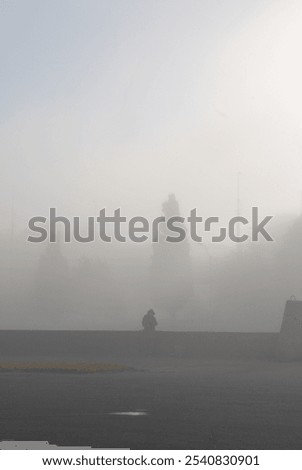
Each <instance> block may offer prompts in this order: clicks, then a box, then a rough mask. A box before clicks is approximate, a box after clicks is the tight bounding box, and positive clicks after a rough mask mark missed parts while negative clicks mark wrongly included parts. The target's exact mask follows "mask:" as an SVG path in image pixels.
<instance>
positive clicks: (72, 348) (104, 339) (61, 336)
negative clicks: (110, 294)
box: [0, 330, 279, 359]
mask: <svg viewBox="0 0 302 470" xmlns="http://www.w3.org/2000/svg"><path fill="white" fill-rule="evenodd" d="M278 348H279V334H278V333H214V332H213V333H212V332H211V333H207V332H166V331H156V332H155V333H154V334H151V335H148V334H146V333H144V332H143V331H27V330H23V331H16V330H2V331H0V355H1V358H2V359H5V358H9V359H14V358H18V359H20V358H22V357H24V358H35V357H40V358H41V357H45V358H46V357H52V358H54V357H55V358H68V357H76V358H78V359H80V358H83V359H84V358H88V357H89V358H91V359H92V358H94V359H100V358H101V357H121V356H145V355H146V356H148V355H152V356H159V357H160V356H175V357H187V358H190V357H196V358H222V359H228V358H251V359H254V358H259V359H272V358H275V357H276V356H277V355H278Z"/></svg>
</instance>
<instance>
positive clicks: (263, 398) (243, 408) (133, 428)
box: [0, 358, 302, 449]
mask: <svg viewBox="0 0 302 470" xmlns="http://www.w3.org/2000/svg"><path fill="white" fill-rule="evenodd" d="M107 360H108V358H107ZM69 362H70V358H69ZM114 362H117V359H115V360H114ZM119 362H120V363H123V364H128V365H129V366H132V367H134V370H130V371H127V372H106V373H95V374H74V373H66V374H65V373H49V372H45V373H43V372H42V373H41V372H34V373H32V372H8V373H7V372H2V373H0V440H7V439H13V440H21V441H49V442H50V443H51V444H57V445H62V446H92V447H96V448H131V449H301V447H302V367H301V363H278V362H272V361H271V362H261V361H239V360H236V361H235V360H232V361H231V360H228V361H223V360H204V361H200V360H199V361H197V360H194V361H193V360H191V361H190V360H183V359H176V358H170V359H157V360H155V359H152V358H149V359H148V358H146V359H144V360H138V359H130V358H129V359H125V358H123V359H120V361H119ZM119 412H122V413H125V412H134V413H138V414H134V415H127V414H126V415H124V414H122V415H119V414H111V413H119ZM140 413H142V414H140Z"/></svg>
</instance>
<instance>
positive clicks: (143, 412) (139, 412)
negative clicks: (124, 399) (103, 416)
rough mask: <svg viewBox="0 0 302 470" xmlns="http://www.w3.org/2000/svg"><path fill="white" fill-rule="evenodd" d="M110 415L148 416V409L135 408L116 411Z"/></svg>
mask: <svg viewBox="0 0 302 470" xmlns="http://www.w3.org/2000/svg"><path fill="white" fill-rule="evenodd" d="M109 414H110V415H115V416H147V415H148V412H147V411H146V410H135V411H114V412H112V413H109Z"/></svg>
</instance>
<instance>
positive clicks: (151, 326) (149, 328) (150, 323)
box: [142, 309, 157, 332]
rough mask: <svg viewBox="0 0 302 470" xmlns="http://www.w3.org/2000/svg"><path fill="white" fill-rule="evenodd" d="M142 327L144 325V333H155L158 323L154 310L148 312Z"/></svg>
mask: <svg viewBox="0 0 302 470" xmlns="http://www.w3.org/2000/svg"><path fill="white" fill-rule="evenodd" d="M142 325H143V329H144V331H146V332H154V331H155V327H156V325H157V321H156V318H155V312H154V310H152V309H150V310H148V312H147V313H146V315H144V316H143V320H142Z"/></svg>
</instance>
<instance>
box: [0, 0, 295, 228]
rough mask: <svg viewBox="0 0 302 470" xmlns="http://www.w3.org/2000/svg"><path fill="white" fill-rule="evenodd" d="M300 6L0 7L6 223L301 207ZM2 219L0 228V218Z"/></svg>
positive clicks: (191, 1)
mask: <svg viewBox="0 0 302 470" xmlns="http://www.w3.org/2000/svg"><path fill="white" fill-rule="evenodd" d="M301 24H302V3H301V1H299V0H273V1H271V0H227V1H223V0H181V1H180V0H164V1H163V0H152V1H151V0H146V1H143V2H142V1H141V0H131V1H127V2H126V1H124V0H115V1H113V2H110V1H107V0H104V1H102V0H95V1H92V0H88V1H87V0H85V1H84V0H82V1H77V0H64V1H61V0H44V1H43V2H41V1H40V0H36V1H31V0H27V1H26V2H23V1H21V0H19V1H13V0H12V1H5V0H2V1H1V2H0V54H1V69H0V83H1V86H0V103H1V106H0V159H1V173H0V187H1V198H0V216H1V219H2V222H3V223H2V227H4V226H5V223H6V222H5V220H8V219H9V214H10V211H11V203H12V199H13V200H14V205H15V212H16V217H17V220H18V221H19V224H20V226H21V224H23V223H24V221H25V220H26V218H28V217H32V216H34V215H39V214H44V215H46V214H47V212H48V208H49V207H54V206H56V207H58V209H59V210H60V211H61V212H62V213H70V214H73V215H81V214H89V215H94V214H95V213H96V212H97V210H98V209H99V208H102V207H105V206H106V207H108V208H109V209H112V210H113V209H114V208H116V207H122V208H123V210H124V212H125V213H126V214H127V213H129V215H133V214H138V213H140V214H141V215H145V216H153V215H158V211H159V210H160V206H161V202H162V201H163V200H164V199H165V198H166V196H167V194H168V193H170V192H175V193H176V195H177V198H178V199H179V201H180V204H181V207H182V209H183V212H186V211H187V210H189V209H190V208H192V207H198V209H199V211H200V212H201V213H204V214H206V215H209V214H211V215H228V214H230V215H234V212H236V179H237V173H238V172H240V173H241V201H242V202H241V205H242V211H243V212H245V211H247V210H248V208H249V207H250V206H252V205H259V206H260V207H261V208H262V210H263V212H269V213H274V214H278V213H282V212H298V211H299V209H300V200H301V191H302V136H301V109H302V91H301V87H302V85H301V84H302V65H301V44H302V28H301ZM7 223H8V224H9V222H7Z"/></svg>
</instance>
